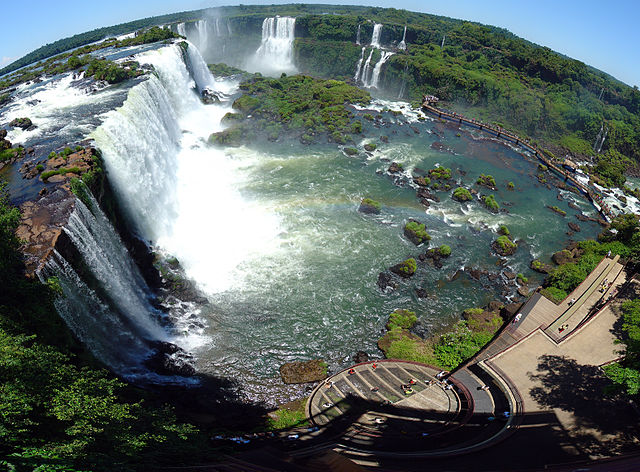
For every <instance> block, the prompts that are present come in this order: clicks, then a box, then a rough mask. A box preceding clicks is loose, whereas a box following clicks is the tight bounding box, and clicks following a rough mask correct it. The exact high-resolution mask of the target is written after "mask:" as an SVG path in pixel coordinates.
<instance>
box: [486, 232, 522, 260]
mask: <svg viewBox="0 0 640 472" xmlns="http://www.w3.org/2000/svg"><path fill="white" fill-rule="evenodd" d="M491 247H492V248H493V250H494V251H496V252H497V253H498V254H500V255H501V256H511V255H512V254H514V253H515V252H516V249H518V245H517V244H516V243H514V242H513V241H511V240H510V239H509V237H508V236H500V237H498V239H496V240H495V241H494V242H493V243H492V244H491Z"/></svg>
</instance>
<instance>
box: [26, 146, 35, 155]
mask: <svg viewBox="0 0 640 472" xmlns="http://www.w3.org/2000/svg"><path fill="white" fill-rule="evenodd" d="M34 152H36V150H35V149H34V148H32V147H30V148H27V154H29V155H32V154H33V153H34Z"/></svg>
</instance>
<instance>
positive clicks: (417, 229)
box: [404, 220, 431, 245]
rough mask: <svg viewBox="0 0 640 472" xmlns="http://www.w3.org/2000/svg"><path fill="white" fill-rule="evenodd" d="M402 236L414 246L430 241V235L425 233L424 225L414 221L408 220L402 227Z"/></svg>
mask: <svg viewBox="0 0 640 472" xmlns="http://www.w3.org/2000/svg"><path fill="white" fill-rule="evenodd" d="M404 234H405V235H406V236H407V237H408V238H409V239H410V240H411V241H413V243H414V244H416V245H418V244H422V243H424V242H426V241H429V240H431V235H429V233H427V231H426V227H425V225H424V224H422V223H419V222H417V221H414V220H410V221H408V222H407V223H406V224H405V225H404Z"/></svg>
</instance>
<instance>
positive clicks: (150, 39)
mask: <svg viewBox="0 0 640 472" xmlns="http://www.w3.org/2000/svg"><path fill="white" fill-rule="evenodd" d="M179 37H180V35H178V34H176V33H174V32H173V31H171V30H170V29H165V28H160V27H158V26H152V27H151V28H149V29H146V30H144V31H142V32H138V33H137V34H136V35H135V36H133V37H132V38H126V39H123V40H121V41H118V42H117V44H116V47H118V48H123V47H128V46H139V45H141V44H149V43H155V42H157V41H164V40H167V39H173V38H179Z"/></svg>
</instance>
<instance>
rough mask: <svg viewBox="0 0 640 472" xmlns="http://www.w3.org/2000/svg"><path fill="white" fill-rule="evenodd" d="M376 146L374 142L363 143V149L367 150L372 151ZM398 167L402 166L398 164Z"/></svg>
mask: <svg viewBox="0 0 640 472" xmlns="http://www.w3.org/2000/svg"><path fill="white" fill-rule="evenodd" d="M377 148H378V146H377V145H376V144H375V143H366V144H365V145H364V150H365V151H367V152H373V151H375V150H376V149H377ZM400 168H402V166H400Z"/></svg>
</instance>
